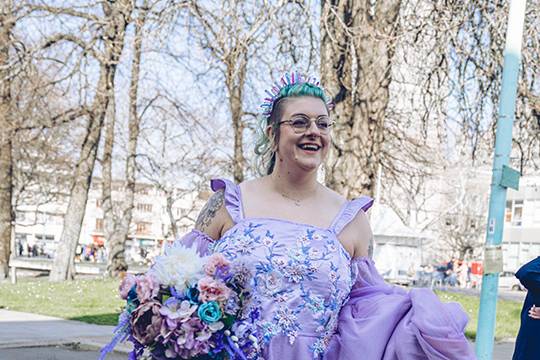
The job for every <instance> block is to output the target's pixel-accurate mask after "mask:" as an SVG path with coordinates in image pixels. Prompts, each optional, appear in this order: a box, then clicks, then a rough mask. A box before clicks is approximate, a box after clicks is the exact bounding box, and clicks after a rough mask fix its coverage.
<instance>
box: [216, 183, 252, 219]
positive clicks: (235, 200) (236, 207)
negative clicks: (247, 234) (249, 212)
mask: <svg viewBox="0 0 540 360" xmlns="http://www.w3.org/2000/svg"><path fill="white" fill-rule="evenodd" d="M210 187H211V188H212V190H213V191H214V192H216V191H218V190H221V189H224V191H223V192H224V195H225V208H226V209H227V212H228V213H229V215H230V216H231V218H232V220H233V221H234V223H235V224H236V223H237V222H239V221H240V220H242V219H243V218H244V214H243V211H242V199H241V195H240V187H239V186H238V185H236V184H235V183H233V182H232V181H230V180H227V179H212V180H210Z"/></svg>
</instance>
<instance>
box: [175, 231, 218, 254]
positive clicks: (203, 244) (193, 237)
mask: <svg viewBox="0 0 540 360" xmlns="http://www.w3.org/2000/svg"><path fill="white" fill-rule="evenodd" d="M212 241H213V239H212V238H211V237H210V236H208V235H207V234H205V233H203V232H202V231H200V230H197V229H193V230H191V231H190V232H189V233H187V234H186V235H184V236H182V237H181V238H180V239H178V240H176V242H179V243H181V244H182V245H184V246H186V247H195V249H196V250H197V252H198V253H199V255H201V256H206V255H209V254H210V248H209V245H210V243H211V242H212Z"/></svg>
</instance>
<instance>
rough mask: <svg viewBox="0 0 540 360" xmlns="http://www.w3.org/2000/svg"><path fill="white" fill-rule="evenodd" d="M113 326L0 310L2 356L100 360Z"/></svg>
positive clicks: (119, 353)
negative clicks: (102, 348) (99, 354)
mask: <svg viewBox="0 0 540 360" xmlns="http://www.w3.org/2000/svg"><path fill="white" fill-rule="evenodd" d="M113 328H114V327H113V326H103V325H92V324H86V323H83V322H79V321H72V320H63V319H59V318H54V317H50V316H44V315H37V314H29V313H23V312H19V311H8V310H2V309H0V359H10V360H26V359H32V360H40V359H47V360H67V359H81V360H85V359H96V358H97V356H98V353H99V352H98V350H99V349H100V348H101V347H103V346H104V345H105V344H107V343H108V342H109V341H110V340H111V334H112V330H113ZM115 350H116V351H115V353H113V354H111V356H108V357H107V360H117V359H118V360H119V359H127V353H128V352H129V351H130V350H131V347H130V345H129V344H127V343H124V344H119V345H117V347H116V349H115ZM513 351H514V343H513V342H512V341H507V342H502V343H498V344H495V348H494V351H493V360H511V359H512V352H513ZM366 360H375V359H366Z"/></svg>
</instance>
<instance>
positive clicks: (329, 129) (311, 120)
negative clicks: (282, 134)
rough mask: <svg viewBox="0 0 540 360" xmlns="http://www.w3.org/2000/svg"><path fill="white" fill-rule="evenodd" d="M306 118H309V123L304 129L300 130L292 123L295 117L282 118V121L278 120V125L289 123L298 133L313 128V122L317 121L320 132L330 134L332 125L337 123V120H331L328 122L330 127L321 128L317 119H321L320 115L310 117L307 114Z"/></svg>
mask: <svg viewBox="0 0 540 360" xmlns="http://www.w3.org/2000/svg"><path fill="white" fill-rule="evenodd" d="M297 116H300V115H297ZM305 118H307V119H308V120H309V125H308V126H307V127H306V128H305V129H304V130H300V131H298V130H299V129H298V128H296V127H294V126H293V124H292V123H293V119H289V120H282V121H280V122H278V125H281V124H287V125H289V126H290V127H291V128H292V129H293V131H294V132H295V133H296V134H303V133H305V132H306V131H308V129H309V128H311V124H312V123H315V127H317V130H319V132H320V133H321V134H324V135H326V134H330V132H331V131H332V126H334V125H335V124H336V122H335V121H333V120H330V121H329V122H328V127H327V128H326V129H321V128H320V127H318V126H317V120H318V119H319V117H316V118H310V117H307V116H305ZM329 119H330V118H329Z"/></svg>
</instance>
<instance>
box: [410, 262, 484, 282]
mask: <svg viewBox="0 0 540 360" xmlns="http://www.w3.org/2000/svg"><path fill="white" fill-rule="evenodd" d="M414 280H415V284H416V285H417V286H425V287H434V286H459V287H461V288H477V287H479V286H480V282H481V281H482V266H481V263H480V262H473V261H466V260H459V259H456V258H451V259H450V260H449V261H447V262H446V263H443V264H440V265H437V266H433V265H423V266H421V269H420V271H419V273H418V274H417V276H416V278H415V279H414Z"/></svg>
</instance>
